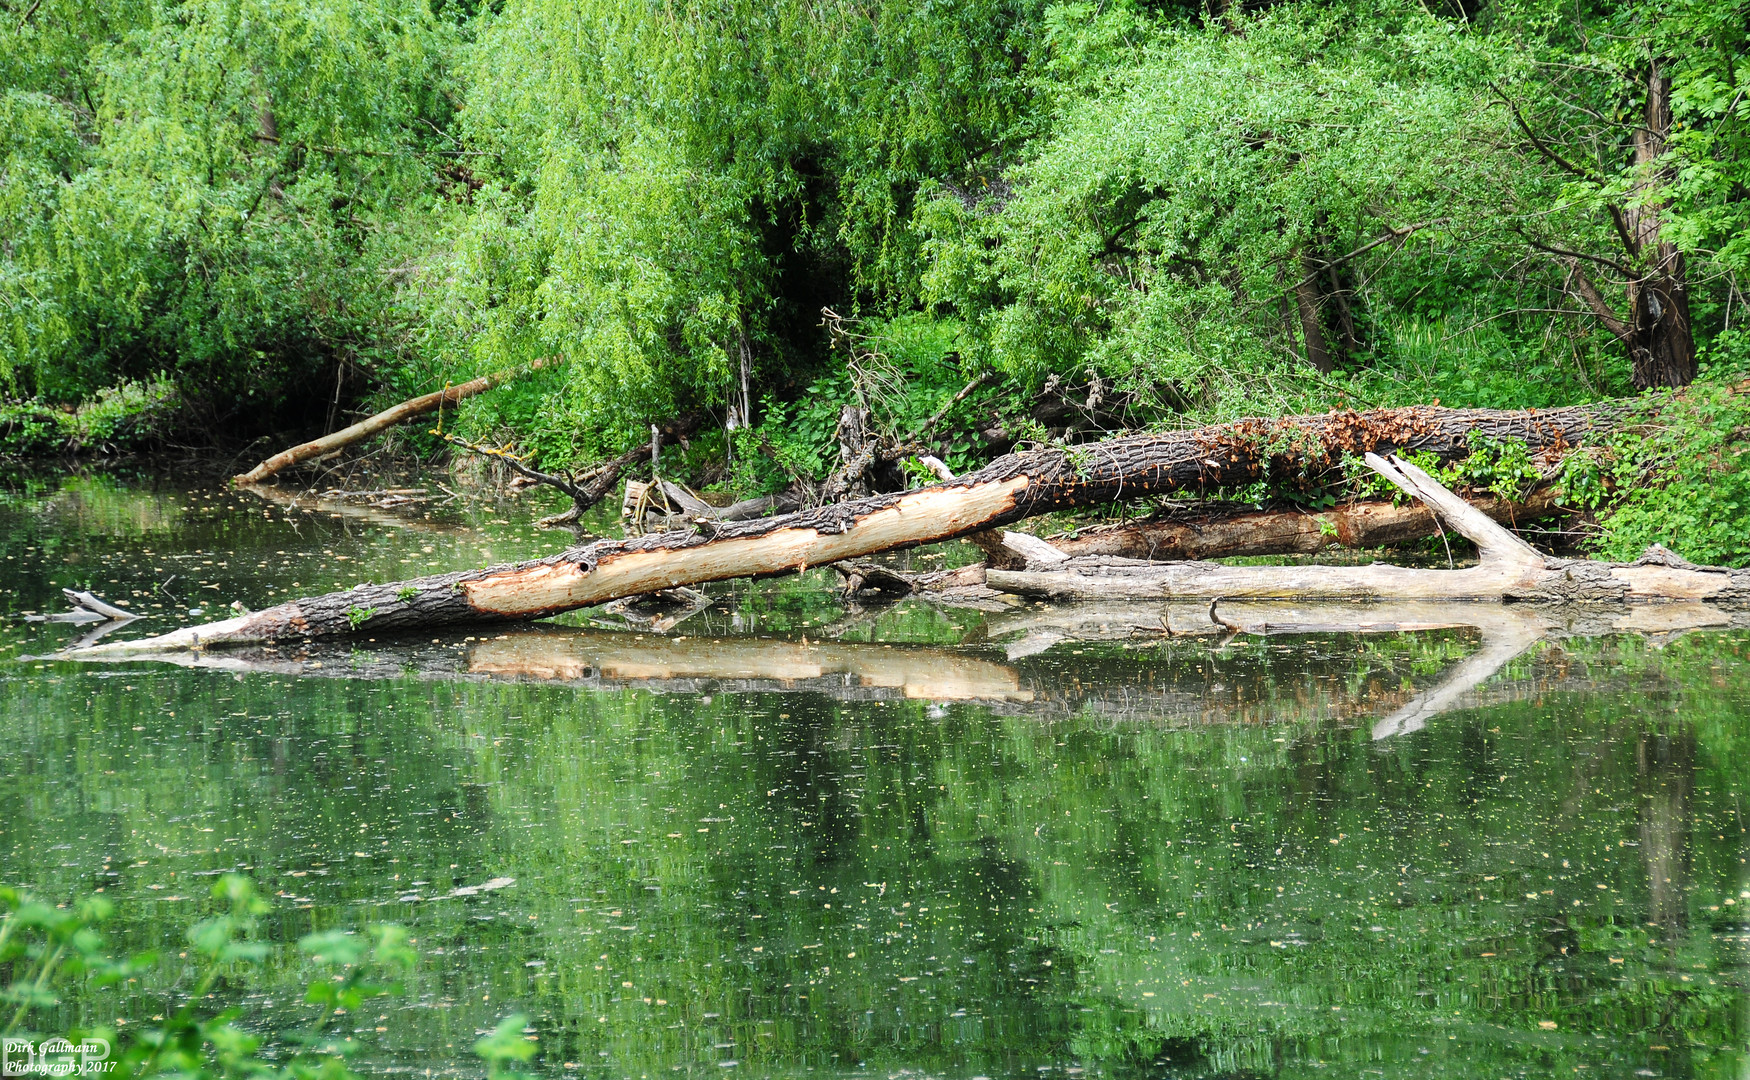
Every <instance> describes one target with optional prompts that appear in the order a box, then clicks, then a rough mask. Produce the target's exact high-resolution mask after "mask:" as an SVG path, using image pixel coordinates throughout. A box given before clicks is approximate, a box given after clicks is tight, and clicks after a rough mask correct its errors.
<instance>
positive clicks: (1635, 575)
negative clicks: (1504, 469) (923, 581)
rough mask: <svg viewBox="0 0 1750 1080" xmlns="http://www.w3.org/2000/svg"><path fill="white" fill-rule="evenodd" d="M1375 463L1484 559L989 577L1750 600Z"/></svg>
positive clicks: (1122, 588) (1236, 594)
mask: <svg viewBox="0 0 1750 1080" xmlns="http://www.w3.org/2000/svg"><path fill="white" fill-rule="evenodd" d="M1367 462H1368V464H1369V465H1370V466H1372V467H1373V469H1374V470H1375V471H1376V472H1378V473H1380V475H1382V476H1385V477H1386V478H1387V479H1390V480H1391V481H1392V482H1393V483H1395V484H1397V485H1398V486H1399V487H1401V488H1402V489H1403V490H1404V491H1406V492H1408V493H1409V494H1411V495H1414V496H1415V497H1417V498H1419V499H1421V500H1422V501H1423V502H1425V503H1427V504H1428V505H1429V506H1430V507H1431V508H1432V509H1433V510H1434V512H1436V513H1437V514H1439V515H1440V517H1441V518H1442V520H1444V521H1445V523H1446V524H1447V525H1448V526H1449V527H1451V528H1453V529H1455V530H1456V531H1458V532H1459V533H1460V534H1462V535H1463V536H1464V537H1465V539H1467V540H1470V541H1471V542H1472V543H1474V544H1476V546H1477V551H1478V554H1479V556H1480V559H1479V561H1478V563H1477V565H1476V566H1472V567H1467V568H1465V569H1463V570H1419V569H1414V568H1410V567H1403V566H1388V565H1385V564H1383V563H1380V564H1375V565H1373V566H1223V565H1220V564H1218V563H1205V562H1178V563H1150V562H1144V561H1141V560H1135V559H1114V558H1109V557H1104V556H1084V557H1081V558H1072V559H1064V560H1057V561H1053V562H1050V563H1048V564H1044V565H1040V566H1035V565H1032V564H1030V566H1029V569H1027V570H1019V571H1017V570H999V569H994V568H993V569H990V570H987V571H986V573H985V584H986V585H987V586H989V587H990V588H993V589H997V590H999V591H1002V592H1008V593H1014V594H1016V595H1020V596H1027V597H1035V598H1049V599H1055V600H1131V599H1146V598H1160V599H1173V600H1190V599H1199V600H1211V601H1214V600H1221V599H1235V598H1247V599H1293V600H1494V601H1533V602H1543V603H1599V602H1602V603H1633V602H1644V601H1669V600H1705V601H1708V602H1710V603H1714V604H1724V605H1740V604H1750V570H1728V569H1726V568H1724V567H1717V566H1696V565H1694V564H1693V563H1688V562H1685V561H1684V560H1682V559H1680V558H1678V557H1677V556H1675V555H1673V554H1671V553H1670V552H1669V551H1666V550H1665V549H1664V548H1661V547H1657V546H1655V547H1653V548H1649V549H1648V550H1647V553H1646V554H1645V555H1643V556H1642V557H1641V558H1640V559H1639V560H1637V561H1636V562H1632V563H1605V562H1595V561H1592V560H1589V559H1556V558H1550V557H1548V556H1545V555H1543V554H1542V553H1540V552H1539V551H1537V550H1536V549H1535V548H1533V547H1531V546H1530V545H1529V544H1527V543H1525V542H1524V541H1523V540H1521V539H1519V538H1518V537H1516V536H1514V535H1513V534H1512V533H1510V532H1508V531H1507V530H1506V529H1504V528H1502V527H1501V526H1499V525H1497V524H1495V522H1493V521H1491V520H1490V519H1489V518H1488V517H1487V516H1486V515H1485V514H1483V513H1482V512H1481V511H1479V510H1478V509H1476V508H1475V507H1473V506H1471V505H1470V504H1469V503H1467V502H1465V501H1464V500H1463V499H1461V498H1459V497H1458V496H1456V495H1454V494H1453V493H1452V492H1450V491H1448V490H1446V488H1444V487H1442V486H1441V485H1440V484H1439V483H1438V482H1437V481H1435V480H1434V479H1433V478H1432V477H1430V476H1429V475H1428V474H1427V473H1425V472H1423V471H1422V470H1421V469H1419V468H1417V467H1416V466H1415V465H1412V464H1410V463H1409V462H1407V461H1404V460H1402V459H1395V460H1393V461H1390V462H1387V461H1385V460H1383V459H1381V458H1379V457H1378V456H1376V455H1374V454H1368V455H1367ZM1212 606H1213V605H1212Z"/></svg>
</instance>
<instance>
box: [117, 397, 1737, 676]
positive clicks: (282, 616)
mask: <svg viewBox="0 0 1750 1080" xmlns="http://www.w3.org/2000/svg"><path fill="white" fill-rule="evenodd" d="M1615 415H1616V408H1615V407H1612V406H1608V405H1607V406H1596V407H1575V408H1569V409H1556V410H1549V411H1545V412H1537V411H1531V410H1524V411H1513V412H1502V411H1490V410H1457V409H1437V408H1426V407H1424V408H1412V409H1396V410H1381V411H1378V412H1372V413H1353V412H1351V413H1333V414H1330V415H1327V416H1313V417H1296V418H1290V419H1287V420H1279V421H1274V422H1271V421H1264V420H1252V421H1241V422H1238V423H1234V424H1224V425H1220V426H1218V427H1213V428H1200V429H1196V430H1191V431H1182V432H1173V433H1168V434H1156V435H1132V436H1125V437H1121V438H1115V439H1109V440H1106V441H1104V442H1098V443H1092V444H1088V445H1086V446H1079V447H1073V448H1069V449H1061V448H1052V449H1045V450H1037V451H1032V452H1029V453H1025V454H1010V455H1006V456H1004V457H1002V458H999V459H997V460H996V461H995V462H992V463H991V464H990V465H989V466H987V467H985V468H983V469H980V470H978V471H977V472H973V473H968V474H966V475H965V476H962V477H958V478H956V479H954V480H952V481H949V482H945V483H941V484H935V485H931V486H929V487H925V488H920V489H918V490H916V491H908V492H901V493H895V494H887V495H876V496H870V497H868V498H864V499H858V500H854V501H851V502H846V503H841V504H838V505H835V506H825V507H819V508H817V509H813V510H806V511H802V512H799V513H794V514H786V515H782V516H778V517H771V518H763V519H760V520H757V521H748V522H734V523H727V524H721V525H719V524H716V523H712V522H699V523H696V525H695V528H694V529H693V530H692V531H677V532H668V533H662V534H659V535H653V536H643V537H638V538H635V539H627V540H600V541H597V542H595V543H593V544H589V545H586V546H583V547H578V548H573V549H570V550H568V551H564V552H561V553H559V554H557V555H553V556H549V557H548V558H545V559H539V560H536V561H533V562H527V563H520V564H516V565H510V566H499V567H490V568H486V569H481V570H469V571H464V572H461V573H455V574H444V575H438V576H434V577H426V578H419V579H415V580H412V581H407V582H396V583H392V584H388V585H361V586H358V587H355V588H353V589H350V590H347V591H345V592H339V593H329V594H327V595H325V596H317V597H311V598H307V599H302V600H294V601H291V602H289V603H285V604H281V605H278V606H277V607H272V608H268V609H266V610H264V611H259V612H255V613H253V614H250V615H245V616H240V617H238V618H236V619H228V620H225V621H222V622H216V623H208V624H206V625H204V626H194V627H187V628H185V629H181V630H177V631H175V632H173V633H170V634H166V635H163V636H162V637H159V638H153V639H147V640H146V641H144V642H134V643H128V642H117V643H112V644H108V645H104V646H101V648H103V649H106V650H111V651H114V652H122V651H125V650H127V649H129V648H142V649H147V650H163V649H169V648H199V647H202V646H209V645H220V644H229V643H243V642H258V641H271V640H275V639H279V638H295V637H315V636H321V635H327V634H343V633H349V632H358V631H361V630H362V631H366V632H372V633H376V632H381V631H391V630H399V629H415V628H419V629H423V628H427V627H432V626H443V625H454V624H459V623H480V622H503V621H510V620H522V619H533V618H540V617H543V616H547V615H554V614H557V613H559V612H562V611H569V610H572V609H575V608H580V607H590V606H593V605H596V604H602V603H606V602H608V601H610V600H616V599H619V598H621V597H625V596H637V595H641V594H643V593H649V592H656V591H658V590H661V589H670V588H675V587H677V586H681V585H696V584H699V583H702V582H709V581H721V580H725V579H728V578H737V577H759V576H767V575H772V574H782V573H789V572H792V571H796V570H800V569H804V568H806V567H809V566H824V565H827V564H830V563H835V562H838V561H840V560H843V559H854V558H859V557H862V556H866V555H872V554H876V553H879V552H883V551H892V550H897V549H902V548H908V547H914V546H917V545H919V544H927V543H933V542H936V541H940V540H948V539H952V538H955V537H959V536H965V535H967V534H968V533H973V532H978V531H980V530H983V529H990V528H999V527H1001V526H1003V525H1007V524H1009V523H1010V522H1014V521H1018V520H1020V519H1022V518H1025V517H1029V516H1032V515H1034V514H1041V513H1047V512H1050V511H1054V510H1063V509H1069V508H1072V507H1078V506H1090V505H1096V504H1103V503H1107V502H1112V501H1114V500H1117V499H1123V498H1132V497H1137V496H1144V495H1154V494H1163V493H1167V492H1175V491H1184V490H1187V489H1190V490H1196V489H1200V488H1207V487H1216V486H1233V485H1239V484H1242V483H1249V482H1251V481H1252V480H1254V479H1257V478H1259V477H1264V476H1278V475H1287V474H1290V473H1304V472H1306V471H1307V470H1323V469H1327V468H1329V467H1330V466H1331V465H1332V464H1333V463H1334V461H1335V460H1336V458H1337V457H1338V456H1339V455H1340V454H1343V453H1358V452H1362V451H1370V450H1381V449H1383V450H1400V449H1409V450H1427V451H1431V452H1433V453H1435V454H1437V455H1440V456H1443V457H1448V458H1451V457H1458V456H1461V455H1463V454H1466V453H1468V452H1469V441H1468V439H1469V435H1470V433H1471V432H1473V431H1484V432H1487V433H1489V434H1492V435H1496V436H1513V437H1517V438H1520V439H1523V440H1524V441H1525V442H1526V443H1527V444H1529V445H1530V446H1531V447H1532V448H1534V449H1538V450H1549V451H1559V450H1560V449H1561V448H1563V447H1567V446H1572V445H1574V444H1576V443H1578V442H1579V441H1580V440H1581V439H1582V438H1583V437H1584V436H1585V435H1586V434H1588V433H1589V432H1592V431H1595V430H1597V429H1598V428H1600V427H1602V426H1607V425H1608V424H1609V423H1610V420H1611V418H1612V417H1613V416H1615ZM1428 482H1429V483H1432V481H1428ZM1435 486H1436V487H1437V486H1438V485H1435ZM1459 501H1460V502H1462V500H1459ZM1479 516H1480V515H1479ZM1484 520H1486V519H1484ZM1491 527H1493V528H1497V529H1498V528H1499V527H1498V526H1493V525H1492V523H1491ZM1184 565H1186V566H1191V567H1198V568H1199V570H1198V573H1207V572H1208V568H1206V567H1201V564H1184ZM1515 565H1516V568H1517V570H1518V572H1520V573H1522V574H1529V573H1530V570H1529V568H1528V567H1517V564H1515ZM1222 569H1225V568H1222ZM1253 569H1255V570H1256V571H1259V572H1264V571H1286V570H1293V569H1295V568H1286V567H1257V568H1253ZM1326 569H1330V570H1333V571H1337V570H1342V569H1343V568H1334V567H1333V568H1326ZM1380 572H1381V573H1383V572H1385V570H1384V569H1383V568H1382V569H1381V571H1380ZM1399 572H1400V573H1407V574H1415V573H1426V571H1399ZM991 573H992V574H993V575H994V574H996V573H998V571H991ZM1198 573H1193V574H1192V577H1196V576H1198ZM1448 573H1452V574H1465V573H1469V571H1450V572H1448ZM1607 576H1608V575H1607ZM1641 577H1642V578H1646V577H1647V575H1646V574H1642V575H1641ZM1586 580H1588V581H1591V580H1592V578H1587V579H1586ZM1649 581H1650V579H1649ZM993 584H994V582H993ZM1235 587H1236V588H1237V587H1238V586H1237V583H1236V584H1235ZM1274 587H1275V588H1278V589H1280V588H1283V587H1284V586H1283V585H1278V586H1274ZM1373 587H1374V588H1375V589H1384V588H1387V586H1385V585H1382V584H1379V583H1375V584H1374V586H1373ZM1600 587H1602V586H1600ZM1696 588H1699V586H1696ZM1491 589H1492V591H1493V592H1494V593H1497V594H1498V593H1499V592H1500V591H1501V586H1500V585H1499V584H1498V583H1497V584H1495V585H1493V586H1491ZM1606 591H1609V590H1608V589H1606ZM1618 591H1620V590H1618ZM1642 591H1643V592H1644V591H1645V588H1643V589H1642ZM1716 591H1717V590H1716ZM1206 595H1259V594H1257V593H1250V594H1248V593H1243V592H1229V591H1228V589H1227V587H1226V586H1225V585H1224V587H1223V589H1222V590H1221V591H1220V592H1216V593H1208V594H1206ZM1269 595H1282V593H1280V592H1278V593H1274V594H1269ZM1345 595H1347V594H1345ZM1405 595H1415V594H1405ZM1435 595H1441V596H1450V595H1453V594H1452V593H1451V592H1450V591H1442V592H1439V593H1436V594H1435ZM1698 595H1699V594H1698Z"/></svg>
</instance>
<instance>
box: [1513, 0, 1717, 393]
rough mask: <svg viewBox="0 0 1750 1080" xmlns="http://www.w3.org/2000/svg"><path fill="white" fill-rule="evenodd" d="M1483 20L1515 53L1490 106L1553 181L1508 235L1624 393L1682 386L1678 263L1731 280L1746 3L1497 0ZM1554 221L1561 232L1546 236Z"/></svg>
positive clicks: (1684, 301) (1686, 272)
mask: <svg viewBox="0 0 1750 1080" xmlns="http://www.w3.org/2000/svg"><path fill="white" fill-rule="evenodd" d="M1490 17H1491V21H1492V22H1493V24H1494V26H1493V29H1494V31H1495V32H1496V33H1497V34H1499V35H1500V36H1502V37H1503V38H1505V39H1509V40H1511V39H1515V38H1517V39H1519V40H1521V41H1529V42H1530V43H1531V44H1530V46H1529V47H1528V48H1527V50H1526V55H1525V56H1524V59H1525V60H1526V61H1527V62H1528V63H1527V67H1526V68H1525V69H1524V71H1523V73H1522V81H1521V82H1520V84H1519V86H1518V87H1516V88H1515V89H1514V90H1513V91H1511V92H1509V91H1506V90H1501V91H1500V94H1501V97H1502V99H1503V100H1504V101H1505V102H1506V104H1507V106H1508V108H1509V109H1511V111H1512V114H1513V118H1514V121H1515V123H1516V125H1517V127H1518V128H1519V130H1520V132H1521V133H1522V135H1523V136H1524V138H1525V140H1526V142H1527V143H1528V144H1529V146H1530V149H1531V152H1532V153H1534V154H1535V156H1536V157H1538V158H1540V159H1541V160H1542V162H1543V164H1544V167H1545V168H1546V169H1547V170H1550V171H1553V172H1555V173H1557V174H1559V175H1560V176H1561V177H1562V178H1563V179H1564V180H1565V184H1564V185H1563V194H1562V196H1561V198H1560V199H1559V200H1558V201H1557V204H1556V205H1555V206H1554V207H1553V208H1548V207H1539V208H1537V209H1536V210H1535V211H1534V210H1532V208H1529V207H1520V208H1518V220H1519V228H1521V230H1522V231H1523V234H1524V235H1525V236H1526V238H1527V240H1528V241H1529V242H1530V243H1531V244H1532V246H1533V247H1535V248H1537V249H1539V250H1541V251H1543V252H1545V253H1546V254H1548V255H1549V256H1551V257H1552V258H1554V259H1555V260H1556V261H1557V263H1558V264H1559V265H1560V267H1561V270H1562V274H1563V279H1564V280H1563V288H1564V289H1565V290H1566V291H1567V292H1568V293H1569V294H1570V295H1572V296H1573V297H1574V298H1575V299H1576V300H1578V301H1579V302H1580V303H1582V304H1583V305H1584V306H1585V308H1586V309H1587V310H1589V311H1590V312H1592V314H1593V315H1594V316H1596V318H1597V319H1598V321H1599V323H1600V324H1602V325H1603V326H1604V327H1605V329H1607V330H1608V331H1609V332H1610V333H1611V335H1613V336H1614V337H1615V338H1616V339H1617V340H1618V341H1619V342H1621V344H1622V346H1623V347H1624V349H1626V351H1627V352H1628V356H1629V359H1630V363H1631V365H1632V372H1633V381H1634V385H1635V386H1636V387H1637V388H1641V389H1646V388H1649V387H1658V386H1683V385H1685V384H1687V383H1688V382H1690V381H1691V380H1692V379H1694V378H1695V375H1696V329H1695V322H1694V312H1693V311H1692V306H1693V305H1692V300H1693V297H1692V295H1691V292H1692V284H1693V283H1692V281H1691V274H1692V265H1691V258H1690V257H1691V256H1692V255H1695V254H1700V255H1702V256H1704V257H1705V258H1707V260H1708V262H1709V264H1710V266H1709V271H1710V273H1713V274H1716V275H1727V276H1732V277H1735V276H1736V275H1737V274H1741V273H1742V272H1743V269H1744V254H1743V250H1742V248H1743V245H1744V240H1743V237H1742V235H1741V230H1742V229H1743V227H1744V226H1745V225H1746V224H1747V222H1746V219H1745V210H1744V204H1745V199H1746V194H1747V192H1746V190H1745V180H1746V178H1747V174H1746V172H1745V169H1746V160H1745V158H1746V154H1745V151H1746V148H1747V145H1746V134H1745V125H1744V119H1745V111H1746V110H1745V102H1744V93H1743V91H1744V88H1743V87H1742V86H1741V85H1740V84H1739V81H1738V80H1739V76H1740V72H1739V71H1738V66H1739V63H1738V62H1739V60H1740V58H1741V57H1742V56H1743V55H1744V50H1745V44H1746V35H1747V33H1750V31H1747V30H1746V26H1747V25H1750V4H1745V3H1743V2H1731V0H1666V2H1662V3H1633V4H1627V3H1622V4H1618V3H1603V4H1592V5H1580V6H1572V5H1559V4H1553V3H1552V4H1543V3H1540V2H1538V0H1532V2H1530V3H1518V2H1516V0H1507V2H1505V3H1502V4H1501V5H1499V7H1498V8H1496V9H1495V10H1493V11H1492V12H1490ZM1552 209H1553V212H1539V211H1551V210H1552ZM1571 211H1579V214H1578V216H1577V217H1575V216H1569V214H1570V212H1571ZM1564 220H1565V221H1566V222H1567V224H1568V226H1569V228H1570V229H1571V230H1572V231H1571V232H1570V233H1569V234H1568V235H1566V236H1559V234H1558V233H1557V231H1556V229H1557V228H1558V227H1559V226H1558V223H1560V222H1563V221H1564ZM1735 233H1737V234H1738V235H1734V234H1735ZM1734 249H1736V250H1734ZM1735 291H1736V289H1735V282H1734V284H1733V285H1729V286H1728V288H1727V290H1726V304H1727V306H1728V308H1729V305H1730V303H1731V297H1732V294H1733V293H1734V292H1735ZM1617 297H1620V299H1617ZM1728 315H1729V311H1728Z"/></svg>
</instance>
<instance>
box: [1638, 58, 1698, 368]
mask: <svg viewBox="0 0 1750 1080" xmlns="http://www.w3.org/2000/svg"><path fill="white" fill-rule="evenodd" d="M1670 133H1671V77H1670V76H1669V75H1667V74H1665V69H1664V64H1663V63H1662V62H1661V61H1659V60H1654V61H1653V62H1652V63H1651V64H1650V65H1648V68H1647V102H1646V113H1645V123H1644V124H1642V125H1641V126H1639V127H1637V128H1636V129H1635V135H1634V141H1635V167H1636V169H1638V170H1639V172H1640V175H1639V176H1638V177H1637V178H1636V184H1635V190H1636V192H1637V194H1640V195H1642V196H1643V197H1642V199H1640V200H1639V201H1637V200H1634V199H1631V200H1630V201H1629V205H1627V206H1626V207H1624V211H1623V213H1624V217H1625V218H1626V219H1627V221H1628V227H1629V233H1630V236H1631V237H1632V238H1633V240H1634V243H1635V245H1636V247H1637V249H1638V250H1637V252H1636V254H1638V255H1639V256H1640V259H1641V262H1642V265H1644V266H1646V267H1647V269H1646V272H1645V274H1644V276H1642V277H1641V278H1640V279H1639V280H1638V281H1631V282H1629V288H1628V301H1629V306H1630V308H1631V310H1632V312H1633V314H1632V318H1633V320H1634V333H1635V338H1636V340H1635V342H1634V344H1633V346H1632V347H1631V351H1632V352H1633V353H1634V381H1635V387H1636V388H1637V389H1641V390H1645V389H1647V388H1648V387H1654V386H1687V385H1689V383H1690V382H1691V381H1693V380H1694V379H1695V338H1694V333H1693V331H1692V330H1691V328H1690V322H1689V281H1688V276H1687V272H1686V270H1685V267H1684V265H1683V254H1682V252H1680V251H1678V250H1677V245H1676V244H1673V243H1671V241H1670V240H1668V239H1666V238H1665V237H1664V236H1663V235H1662V229H1661V225H1662V222H1661V215H1662V213H1663V211H1664V209H1665V204H1664V201H1663V200H1662V199H1658V198H1646V197H1645V193H1646V192H1647V190H1648V189H1649V188H1651V187H1653V186H1654V185H1656V184H1663V183H1668V182H1670V181H1671V180H1672V179H1674V177H1673V176H1672V172H1671V170H1670V168H1669V167H1662V166H1660V164H1659V159H1660V158H1662V157H1663V156H1664V155H1665V150H1666V141H1667V139H1668V138H1669V136H1670Z"/></svg>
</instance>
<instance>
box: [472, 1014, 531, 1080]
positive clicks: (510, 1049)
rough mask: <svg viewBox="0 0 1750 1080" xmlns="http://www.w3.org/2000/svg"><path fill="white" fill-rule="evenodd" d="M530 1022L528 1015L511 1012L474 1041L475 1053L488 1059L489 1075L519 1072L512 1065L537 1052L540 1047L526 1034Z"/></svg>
mask: <svg viewBox="0 0 1750 1080" xmlns="http://www.w3.org/2000/svg"><path fill="white" fill-rule="evenodd" d="M528 1023H529V1018H528V1017H527V1016H524V1015H523V1014H522V1013H512V1014H511V1015H509V1016H507V1017H505V1018H504V1019H503V1020H500V1021H499V1022H498V1025H497V1026H496V1027H494V1028H493V1029H492V1031H491V1032H489V1033H488V1034H486V1035H485V1036H483V1037H482V1038H480V1039H479V1040H478V1041H476V1042H475V1043H474V1055H475V1056H476V1057H478V1058H481V1059H483V1060H484V1061H485V1062H486V1075H487V1076H488V1077H490V1078H491V1080H501V1078H508V1077H514V1076H516V1075H517V1073H516V1071H515V1070H514V1068H513V1066H515V1065H519V1064H525V1063H527V1062H528V1061H529V1060H530V1059H532V1058H533V1057H534V1056H535V1051H536V1049H537V1047H536V1046H535V1044H534V1043H533V1042H531V1041H529V1040H528V1039H525V1038H524V1037H523V1029H524V1028H525V1027H527V1026H528Z"/></svg>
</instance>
